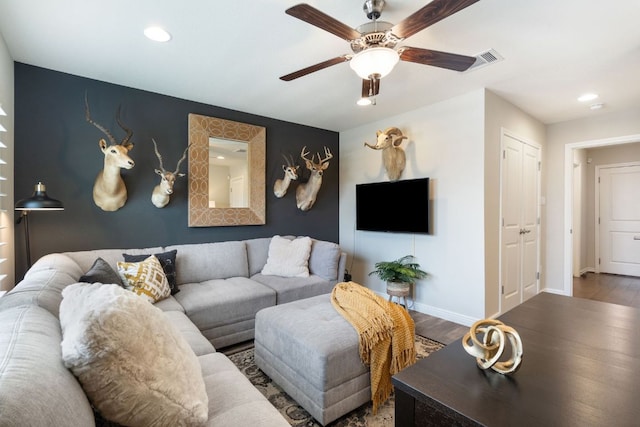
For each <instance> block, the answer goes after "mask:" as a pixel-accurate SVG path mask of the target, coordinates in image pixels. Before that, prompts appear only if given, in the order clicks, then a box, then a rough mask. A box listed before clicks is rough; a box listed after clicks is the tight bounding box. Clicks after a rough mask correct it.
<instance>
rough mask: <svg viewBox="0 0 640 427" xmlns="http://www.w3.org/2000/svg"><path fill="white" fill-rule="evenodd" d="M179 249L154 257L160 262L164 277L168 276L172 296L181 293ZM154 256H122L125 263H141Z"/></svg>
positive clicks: (156, 254)
mask: <svg viewBox="0 0 640 427" xmlns="http://www.w3.org/2000/svg"><path fill="white" fill-rule="evenodd" d="M177 252H178V251H177V249H174V250H172V251H168V252H162V253H155V254H153V256H155V257H156V258H158V261H160V265H161V266H162V270H163V271H164V275H165V276H167V281H168V282H169V287H170V288H171V295H175V294H177V293H178V292H180V289H179V288H178V283H177V282H176V254H177ZM149 255H152V254H142V255H131V254H122V257H123V258H124V261H125V262H140V261H144V260H145V259H147V258H148V257H149Z"/></svg>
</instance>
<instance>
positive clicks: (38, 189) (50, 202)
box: [15, 182, 64, 211]
mask: <svg viewBox="0 0 640 427" xmlns="http://www.w3.org/2000/svg"><path fill="white" fill-rule="evenodd" d="M15 209H16V210H18V211H38V210H42V211H45V210H51V211H61V210H64V207H63V206H62V202H61V201H60V200H56V199H52V198H50V197H49V196H47V192H46V187H45V186H44V184H43V183H41V182H38V183H37V184H36V185H35V191H34V192H33V195H32V196H31V197H29V198H28V199H22V200H19V201H18V202H17V203H16V207H15Z"/></svg>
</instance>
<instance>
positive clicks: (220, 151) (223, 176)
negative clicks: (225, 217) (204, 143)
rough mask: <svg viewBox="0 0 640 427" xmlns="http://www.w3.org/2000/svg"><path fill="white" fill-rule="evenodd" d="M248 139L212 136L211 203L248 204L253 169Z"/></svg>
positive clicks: (216, 204) (217, 206) (227, 204)
mask: <svg viewBox="0 0 640 427" xmlns="http://www.w3.org/2000/svg"><path fill="white" fill-rule="evenodd" d="M247 147H248V144H247V142H245V141H234V140H230V139H222V138H213V137H210V138H209V207H210V208H248V207H249V182H250V179H249V169H248V163H247Z"/></svg>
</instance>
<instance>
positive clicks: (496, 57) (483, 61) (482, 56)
mask: <svg viewBox="0 0 640 427" xmlns="http://www.w3.org/2000/svg"><path fill="white" fill-rule="evenodd" d="M475 58H476V62H474V63H473V65H471V67H469V68H468V69H467V72H469V71H472V70H477V69H478V68H481V67H485V66H487V65H490V64H493V63H495V62H500V61H502V60H503V59H504V58H503V57H502V55H500V54H499V53H498V52H497V51H496V50H495V49H489V50H487V51H484V52H481V53H479V54H477V55H476V56H475Z"/></svg>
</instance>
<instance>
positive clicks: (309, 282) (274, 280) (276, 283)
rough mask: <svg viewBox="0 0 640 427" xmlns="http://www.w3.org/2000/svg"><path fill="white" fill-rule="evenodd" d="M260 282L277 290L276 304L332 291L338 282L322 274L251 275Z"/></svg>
mask: <svg viewBox="0 0 640 427" xmlns="http://www.w3.org/2000/svg"><path fill="white" fill-rule="evenodd" d="M251 280H255V281H256V282H258V283H262V284H263V285H265V286H268V287H269V288H271V289H273V290H274V291H275V292H276V295H277V296H276V304H284V303H287V302H291V301H296V300H299V299H304V298H310V297H314V296H316V295H322V294H326V293H329V292H331V290H332V289H333V287H334V286H335V284H336V281H335V280H325V279H323V278H322V277H320V276H315V275H311V276H309V277H281V276H266V275H264V274H256V275H254V276H252V277H251Z"/></svg>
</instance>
